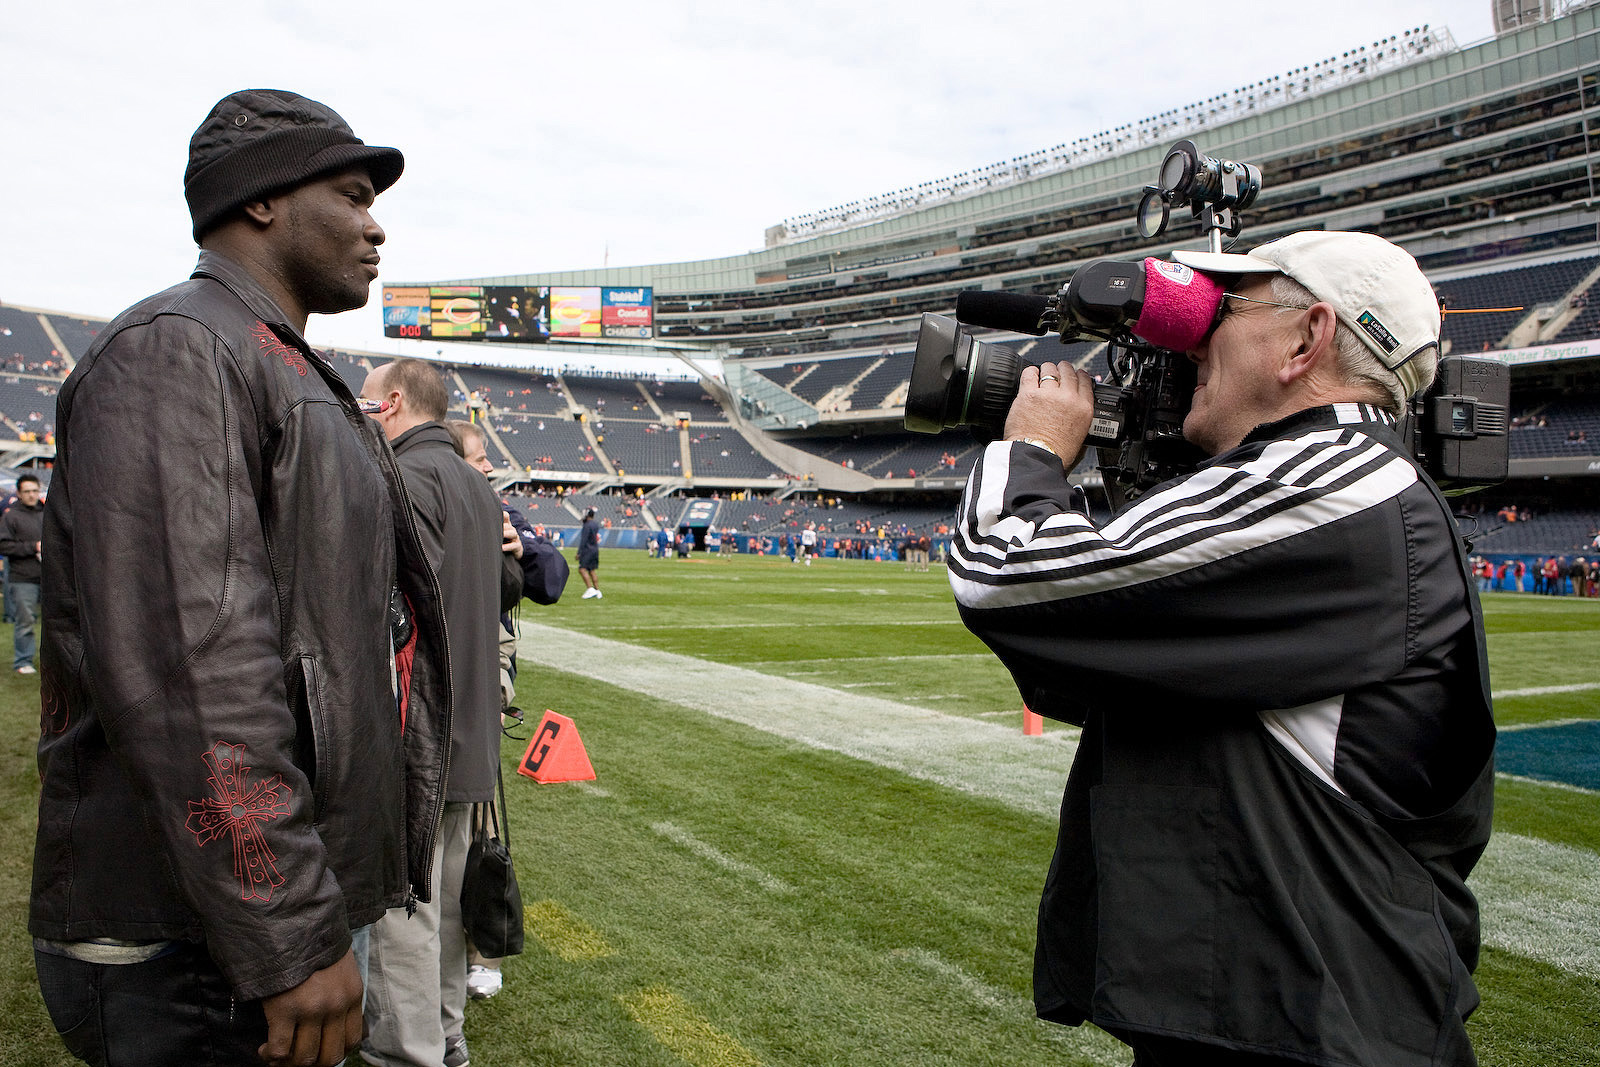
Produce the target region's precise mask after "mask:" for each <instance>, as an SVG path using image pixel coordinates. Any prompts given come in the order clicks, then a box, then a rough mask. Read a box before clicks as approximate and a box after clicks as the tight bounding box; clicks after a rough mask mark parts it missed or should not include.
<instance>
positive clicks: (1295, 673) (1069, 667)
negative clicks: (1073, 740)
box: [950, 404, 1494, 1064]
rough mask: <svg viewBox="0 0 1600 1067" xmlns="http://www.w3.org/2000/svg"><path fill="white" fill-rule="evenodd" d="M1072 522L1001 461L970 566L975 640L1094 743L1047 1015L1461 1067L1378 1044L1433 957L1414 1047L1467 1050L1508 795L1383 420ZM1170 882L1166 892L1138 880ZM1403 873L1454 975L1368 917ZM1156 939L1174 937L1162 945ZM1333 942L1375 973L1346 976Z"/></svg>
mask: <svg viewBox="0 0 1600 1067" xmlns="http://www.w3.org/2000/svg"><path fill="white" fill-rule="evenodd" d="M1081 501H1082V496H1081V493H1079V492H1077V491H1076V490H1074V489H1073V487H1072V486H1071V485H1070V484H1069V483H1068V481H1067V480H1066V478H1065V477H1064V476H1063V474H1062V470H1061V464H1060V461H1059V460H1058V459H1057V458H1056V457H1055V456H1053V455H1051V454H1050V453H1048V452H1046V451H1045V450H1043V449H1039V448H1036V447H1034V446H1031V445H1027V444H1022V443H1011V442H996V443H994V444H991V445H989V446H988V448H987V449H986V450H985V452H984V454H983V456H982V458H981V459H980V460H979V461H978V463H977V465H976V467H975V468H974V470H973V472H972V476H971V480H970V482H969V484H968V487H967V491H966V495H965V498H964V499H963V502H962V510H961V514H960V516H959V528H958V530H957V536H956V538H955V540H954V544H953V546H952V553H951V560H950V582H951V585H952V588H953V589H954V592H955V596H956V600H957V603H958V606H959V608H960V611H961V615H962V618H963V620H964V621H965V622H966V624H967V626H968V627H969V628H970V629H971V630H972V631H973V632H974V633H975V634H977V635H978V636H979V637H980V638H981V639H982V640H983V641H984V642H985V643H986V644H988V645H989V647H990V648H991V649H993V650H994V651H995V653H996V654H997V655H998V656H999V657H1000V659H1001V660H1002V662H1004V663H1005V665H1006V666H1007V668H1008V669H1009V670H1010V671H1011V673H1012V675H1013V677H1014V679H1015V680H1016V683H1017V686H1018V688H1019V689H1020V691H1021V693H1022V695H1023V698H1024V700H1025V701H1026V702H1027V704H1028V705H1029V707H1030V708H1031V709H1032V710H1034V711H1036V712H1039V713H1041V714H1047V715H1051V716H1053V717H1056V718H1060V719H1064V720H1067V721H1070V722H1075V723H1078V724H1081V725H1083V726H1084V727H1085V730H1084V734H1083V738H1082V741H1081V743H1080V749H1079V754H1078V757H1077V762H1076V765H1075V767H1074V770H1073V775H1072V779H1071V780H1070V781H1069V784H1068V789H1067V796H1066V799H1065V801H1064V805H1063V825H1062V831H1061V842H1060V844H1059V846H1058V851H1057V856H1056V862H1055V864H1054V865H1053V867H1052V874H1051V879H1050V884H1049V885H1048V886H1047V889H1046V893H1045V900H1044V904H1043V906H1042V908H1041V913H1040V914H1041V919H1040V934H1039V938H1040V941H1039V967H1040V970H1039V973H1038V976H1037V981H1036V995H1037V998H1038V1006H1039V1009H1040V1013H1041V1014H1042V1015H1044V1016H1046V1017H1047V1018H1057V1019H1060V1020H1061V1021H1066V1022H1075V1021H1081V1020H1082V1019H1083V1018H1090V1019H1093V1020H1094V1021H1095V1022H1096V1023H1099V1024H1100V1025H1101V1026H1103V1027H1106V1028H1108V1029H1113V1030H1115V1031H1120V1032H1124V1033H1126V1032H1139V1031H1147V1032H1159V1033H1164V1034H1167V1035H1168V1036H1174V1035H1177V1036H1187V1037H1191V1038H1194V1039H1196V1040H1202V1041H1209V1042H1214V1043H1218V1044H1222V1045H1226V1046H1229V1047H1235V1048H1240V1049H1255V1050H1258V1051H1271V1052H1273V1053H1275V1054H1283V1055H1291V1056H1293V1055H1315V1056H1332V1059H1331V1060H1330V1062H1349V1063H1367V1062H1373V1063H1390V1064H1394V1063H1413V1062H1414V1063H1419V1064H1420V1063H1434V1062H1440V1063H1445V1062H1451V1063H1453V1062H1468V1060H1461V1059H1459V1058H1451V1055H1453V1054H1451V1055H1446V1056H1445V1058H1443V1059H1436V1058H1434V1057H1432V1056H1431V1055H1420V1058H1418V1057H1417V1056H1413V1055H1412V1054H1411V1053H1412V1052H1413V1051H1415V1049H1412V1048H1410V1046H1409V1045H1406V1042H1404V1041H1402V1042H1400V1043H1399V1044H1396V1042H1394V1041H1387V1040H1381V1041H1380V1040H1377V1039H1376V1038H1374V1037H1373V1036H1372V1035H1371V1034H1369V1033H1367V1030H1368V1029H1369V1027H1368V1026H1367V1025H1366V1023H1365V1022H1363V1021H1362V1020H1363V1019H1364V1018H1365V1016H1364V1015H1363V1012H1364V1011H1371V1012H1377V1013H1380V1014H1381V1013H1394V1012H1399V1013H1400V1015H1401V1016H1402V1017H1404V1016H1406V1015H1407V1012H1406V1009H1405V1008H1404V1007H1403V1006H1402V1005H1403V1004H1406V1003H1409V1001H1408V1000H1407V998H1406V996H1405V995H1404V991H1403V990H1399V989H1396V988H1395V986H1396V985H1405V984H1406V982H1407V981H1412V980H1414V978H1415V975H1416V973H1417V970H1418V968H1419V967H1421V966H1423V965H1422V964H1418V963H1417V960H1416V959H1415V958H1414V957H1415V956H1416V954H1417V953H1421V954H1422V955H1424V956H1426V957H1427V959H1428V960H1430V961H1432V962H1431V963H1429V964H1428V965H1427V967H1426V968H1425V970H1426V973H1427V974H1428V975H1429V976H1430V982H1424V983H1423V984H1424V985H1430V983H1431V981H1432V980H1436V981H1437V983H1438V985H1439V989H1437V990H1434V992H1436V993H1437V999H1438V1000H1439V1001H1440V1004H1443V1003H1444V1002H1445V1001H1448V1005H1447V1006H1445V1007H1441V1006H1440V1004H1435V1005H1434V1006H1433V1009H1432V1010H1433V1015H1434V1016H1435V1018H1434V1022H1435V1023H1436V1024H1437V1026H1438V1027H1442V1028H1443V1029H1435V1030H1431V1031H1430V1030H1428V1027H1427V1026H1426V1025H1424V1026H1423V1029H1424V1030H1425V1031H1427V1032H1429V1033H1433V1034H1434V1035H1435V1038H1437V1039H1438V1041H1442V1042H1443V1044H1442V1045H1441V1046H1440V1047H1447V1046H1448V1047H1451V1048H1454V1047H1456V1045H1461V1044H1462V1043H1464V1042H1465V1040H1466V1039H1465V1035H1464V1031H1463V1030H1462V1029H1461V1027H1460V1021H1461V1018H1463V1017H1464V1015H1465V1014H1466V1013H1467V1012H1469V1011H1470V1010H1471V1008H1472V1007H1473V1006H1474V1005H1475V1004H1476V992H1475V991H1474V990H1472V987H1471V980H1470V977H1469V976H1468V972H1469V971H1470V969H1471V967H1472V966H1473V965H1475V962H1476V954H1477V943H1478V930H1477V911H1476V904H1475V902H1474V901H1473V899H1472V896H1471V894H1470V892H1468V891H1467V889H1466V887H1465V884H1464V879H1465V876H1466V872H1467V871H1469V870H1470V869H1471V867H1472V865H1473V863H1474V862H1475V861H1476V859H1477V856H1478V855H1479V854H1480V853H1481V852H1482V849H1483V847H1484V845H1485V844H1486V842H1487V838H1488V829H1489V811H1490V804H1491V797H1492V788H1491V787H1492V774H1491V772H1490V770H1489V765H1490V759H1489V757H1490V752H1491V750H1492V747H1493V737H1494V730H1493V726H1492V722H1491V716H1490V712H1489V697H1488V672H1487V667H1486V666H1485V660H1484V657H1483V654H1482V652H1483V642H1482V624H1481V619H1480V616H1479V613H1478V607H1477V600H1476V594H1475V592H1474V589H1473V583H1472V582H1471V580H1470V578H1469V577H1468V575H1467V573H1466V570H1465V563H1464V560H1463V557H1462V553H1461V551H1460V546H1459V542H1458V538H1457V533H1456V530H1455V526H1454V521H1453V519H1452V518H1451V516H1450V514H1449V512H1448V509H1447V508H1446V507H1445V505H1444V503H1443V500H1442V498H1441V497H1440V496H1439V495H1438V490H1437V489H1436V488H1434V487H1433V485H1432V484H1431V482H1429V481H1428V480H1427V478H1426V476H1425V475H1423V474H1422V473H1421V472H1420V471H1419V469H1418V468H1417V467H1416V465H1415V464H1414V463H1413V462H1412V460H1411V458H1410V457H1409V456H1407V455H1406V454H1405V453H1404V452H1403V450H1402V448H1401V446H1400V444H1399V442H1398V440H1397V438H1396V437H1395V435H1394V433H1393V429H1392V420H1391V419H1390V418H1389V416H1387V415H1386V414H1384V413H1383V412H1381V411H1379V410H1378V409H1376V408H1373V407H1370V406H1368V405H1361V404H1336V405H1332V406H1329V407H1323V408H1317V409H1312V410H1309V411H1304V412H1300V413H1299V414H1296V415H1293V416H1291V417H1289V418H1287V419H1284V420H1282V421H1280V422H1277V423H1273V424H1270V425H1267V426H1263V427H1260V428H1258V429H1257V430H1255V431H1254V432H1252V434H1251V435H1250V436H1249V437H1247V438H1246V440H1245V441H1244V443H1242V444H1241V445H1240V446H1239V447H1238V448H1235V449H1232V450H1230V451H1228V452H1226V453H1224V454H1222V455H1220V456H1218V457H1216V458H1214V459H1213V460H1211V461H1210V462H1209V463H1208V464H1207V465H1205V466H1204V467H1202V468H1201V469H1200V470H1198V471H1196V472H1195V473H1193V474H1191V475H1189V476H1187V477H1184V478H1181V479H1177V480H1174V481H1172V482H1169V483H1166V484H1164V485H1162V486H1159V487H1157V488H1156V489H1153V490H1151V491H1150V492H1148V493H1146V494H1145V495H1143V496H1141V497H1140V498H1139V499H1138V500H1137V501H1136V502H1134V503H1133V504H1132V505H1130V506H1129V507H1127V508H1126V509H1124V510H1123V511H1122V512H1121V513H1120V514H1118V515H1116V516H1115V517H1113V518H1111V519H1110V520H1109V521H1105V522H1097V521H1095V520H1094V519H1092V518H1091V517H1090V516H1089V515H1088V514H1087V513H1086V509H1084V508H1083V507H1082V504H1081ZM1173 791H1177V792H1176V793H1174V792H1173ZM1193 820H1199V821H1198V822H1196V821H1193ZM1102 824H1103V825H1102ZM1352 825H1354V826H1355V827H1357V828H1358V829H1352ZM1178 828H1181V832H1179V829H1178ZM1129 839H1141V840H1142V841H1143V842H1144V843H1143V844H1139V845H1137V846H1136V845H1133V844H1131V843H1130V841H1129ZM1152 842H1154V844H1152ZM1161 842H1167V843H1168V846H1170V847H1167V846H1163V845H1162V844H1161ZM1202 843H1203V845H1202ZM1152 856H1155V857H1158V858H1159V862H1156V860H1152V858H1151V857H1152ZM1138 857H1142V858H1138ZM1151 863H1155V864H1156V866H1157V867H1159V868H1162V869H1164V870H1165V872H1166V873H1165V874H1164V875H1163V876H1162V877H1161V878H1158V879H1153V878H1152V877H1151V876H1150V875H1149V874H1148V872H1146V874H1143V875H1138V874H1130V870H1133V869H1138V868H1140V865H1141V864H1143V865H1145V866H1149V865H1150V864H1151ZM1130 865H1131V866H1130ZM1396 869H1398V870H1400V871H1402V872H1407V877H1410V878H1412V879H1414V880H1415V882H1416V884H1419V885H1422V886H1424V887H1426V889H1427V892H1426V893H1424V894H1423V896H1424V897H1426V900H1425V901H1424V902H1423V903H1425V904H1426V908H1425V911H1426V914H1427V915H1428V916H1429V917H1431V921H1432V922H1433V926H1432V929H1433V930H1434V931H1435V934H1434V935H1432V937H1433V940H1435V941H1437V940H1438V939H1439V938H1441V937H1443V938H1444V944H1443V948H1444V951H1439V949H1440V948H1441V946H1440V945H1438V944H1429V945H1426V946H1422V947H1418V946H1416V945H1415V944H1414V942H1415V941H1416V940H1417V937H1418V935H1416V932H1415V931H1414V930H1408V929H1404V928H1403V927H1404V924H1403V923H1391V924H1388V925H1386V922H1387V920H1385V919H1382V918H1374V916H1375V915H1381V914H1382V913H1383V908H1384V906H1383V905H1380V904H1378V903H1375V901H1377V900H1379V899H1380V898H1385V899H1386V897H1387V895H1388V893H1389V889H1390V888H1391V886H1392V884H1394V878H1395V877H1396V876H1395V875H1394V873H1393V872H1394V871H1395V870H1396ZM1318 871H1320V872H1323V873H1322V874H1321V875H1320V876H1319V877H1318V878H1316V879H1315V881H1316V885H1315V886H1314V887H1310V886H1308V885H1307V879H1308V878H1309V877H1310V872H1318ZM1197 872H1198V873H1197ZM1386 872H1387V873H1386ZM1424 879H1425V880H1424ZM1428 881H1431V882H1432V885H1431V886H1427V882H1428ZM1407 884H1411V883H1407ZM1113 885H1114V886H1116V887H1117V889H1116V893H1115V899H1112V894H1111V890H1110V887H1111V886H1113ZM1163 886H1166V887H1167V888H1165V889H1163V888H1162V887H1163ZM1185 887H1188V888H1187V889H1185ZM1413 888H1415V886H1413ZM1412 895H1413V897H1415V896H1416V894H1415V893H1413V894H1412ZM1175 898H1176V899H1175ZM1352 901H1362V902H1363V903H1362V904H1361V905H1360V906H1353V905H1352V903H1351V902H1352ZM1199 902H1204V906H1203V907H1202V906H1201V904H1200V903H1199ZM1411 903H1416V901H1415V900H1413V901H1411ZM1188 906H1193V907H1195V908H1197V909H1198V911H1197V912H1196V914H1194V915H1193V916H1190V917H1191V918H1193V920H1194V923H1195V927H1196V928H1200V927H1204V928H1207V929H1211V928H1212V927H1213V926H1214V924H1215V922H1216V920H1217V918H1218V916H1219V914H1221V913H1226V914H1229V915H1232V916H1233V925H1234V926H1235V927H1236V928H1237V929H1239V930H1252V931H1253V932H1254V933H1253V936H1251V937H1250V938H1249V943H1250V946H1253V947H1251V948H1249V949H1241V947H1240V946H1239V945H1238V944H1235V943H1233V939H1232V938H1230V939H1229V947H1228V948H1227V950H1226V951H1223V950H1222V948H1221V947H1219V946H1218V945H1217V944H1216V943H1215V940H1214V939H1207V938H1202V937H1199V936H1198V935H1196V934H1195V930H1194V929H1190V928H1189V927H1186V926H1184V924H1183V922H1182V921H1181V919H1180V918H1176V917H1181V916H1182V915H1184V914H1185V912H1184V908H1185V907H1188ZM1158 913H1162V914H1165V915H1167V916H1168V918H1169V919H1171V920H1172V921H1171V922H1168V923H1166V924H1156V925H1157V927H1158V928H1159V929H1161V930H1165V931H1167V932H1168V934H1170V936H1165V937H1157V939H1156V940H1155V941H1154V942H1150V941H1148V940H1142V939H1145V938H1147V937H1148V936H1149V935H1148V934H1147V932H1146V930H1145V926H1146V920H1145V919H1142V918H1141V916H1149V915H1153V914H1158ZM1085 916H1090V917H1092V921H1091V919H1088V918H1085ZM1206 916H1210V918H1206ZM1174 923H1175V924H1176V925H1174ZM1424 925H1425V926H1426V924H1424ZM1441 930H1442V931H1445V932H1446V933H1445V934H1441V933H1439V932H1438V931H1441ZM1307 931H1312V932H1311V933H1308V932H1307ZM1446 934H1447V936H1446ZM1421 936H1423V937H1424V938H1426V937H1427V936H1429V935H1426V932H1425V931H1424V934H1423V935H1421ZM1329 938H1333V939H1336V940H1339V941H1341V942H1342V943H1344V944H1346V945H1348V944H1357V943H1359V944H1361V945H1364V946H1366V947H1365V948H1364V949H1362V950H1361V951H1360V952H1356V953H1355V955H1354V958H1353V959H1351V960H1344V961H1342V962H1340V961H1333V962H1329V960H1328V958H1327V957H1328V955H1329V952H1328V946H1327V945H1326V944H1325V943H1324V942H1325V941H1326V940H1327V939H1329ZM1263 945H1264V946H1268V947H1267V948H1260V946H1263ZM1258 949H1259V951H1260V952H1264V953H1265V956H1258V955H1257V954H1256V953H1257V950H1258ZM1446 959H1448V961H1449V965H1447V966H1445V965H1442V964H1441V963H1440V961H1443V960H1446ZM1247 961H1248V962H1247ZM1285 961H1288V962H1287V963H1286V962H1285ZM1285 968H1287V969H1285ZM1263 975H1272V976H1273V978H1274V980H1275V981H1276V982H1278V983H1280V985H1281V987H1282V988H1280V990H1279V993H1278V994H1273V993H1272V991H1271V990H1266V989H1263V988H1261V983H1262V982H1263V981H1265V980H1266V979H1265V978H1264V977H1263ZM1386 975H1387V976H1389V977H1390V978H1392V979H1393V980H1392V981H1387V980H1386V979H1385V977H1384V976H1386ZM1108 976H1109V977H1108ZM1407 976H1410V977H1407ZM1299 985H1303V986H1304V989H1305V990H1306V991H1307V992H1306V996H1307V997H1309V998H1311V1000H1312V1001H1314V1002H1315V1005H1314V1006H1304V1005H1303V1006H1302V1007H1303V1008H1304V1013H1303V1017H1300V1018H1296V1019H1294V1020H1293V1021H1292V1023H1289V1022H1287V1021H1285V1020H1283V1019H1282V1018H1277V1019H1275V1020H1274V1019H1260V1018H1257V1015H1258V1014H1259V1011H1258V1009H1257V1008H1255V1007H1251V1006H1250V1005H1251V1004H1253V1003H1256V1002H1255V1001H1253V1000H1252V998H1257V997H1266V1002H1274V997H1275V996H1278V995H1281V994H1282V991H1283V989H1288V988H1294V987H1297V986H1299ZM1356 987H1360V988H1359V989H1358V988H1356ZM1330 990H1332V991H1334V993H1333V994H1330V993H1329V991H1330ZM1330 995H1334V999H1335V1000H1338V1001H1339V1003H1338V1004H1337V1005H1329V1004H1327V1003H1323V1002H1322V1001H1320V1000H1318V999H1317V998H1319V997H1320V998H1323V1000H1326V998H1327V997H1328V996H1330ZM1424 999H1426V998H1424ZM1362 1004H1365V1005H1366V1007H1365V1008H1362V1007H1361V1006H1360V1005H1362ZM1175 1005H1176V1006H1175ZM1429 1010H1430V1009H1428V1008H1426V1007H1423V1006H1418V1007H1417V1008H1416V1011H1415V1013H1426V1012H1427V1011H1429ZM1268 1014H1270V1013H1268ZM1163 1020H1164V1021H1163ZM1174 1020H1178V1021H1176V1022H1175V1021H1174ZM1207 1020H1210V1021H1207ZM1279 1024H1282V1031H1283V1032H1282V1033H1279V1032H1277V1031H1276V1030H1275V1029H1274V1027H1275V1026H1278V1025H1279ZM1446 1031H1448V1038H1449V1039H1448V1040H1445V1039H1444V1038H1439V1037H1438V1035H1439V1034H1442V1033H1446ZM1352 1035H1354V1036H1352ZM1413 1037H1414V1038H1415V1041H1414V1043H1419V1044H1426V1042H1427V1040H1428V1039H1427V1038H1426V1036H1424V1037H1415V1035H1413ZM1363 1042H1366V1044H1363ZM1452 1042H1454V1044H1452ZM1402 1046H1405V1047H1402ZM1462 1047H1466V1046H1464V1045H1462ZM1465 1055H1466V1056H1467V1057H1468V1059H1470V1055H1471V1053H1470V1048H1469V1047H1467V1051H1466V1053H1465Z"/></svg>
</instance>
